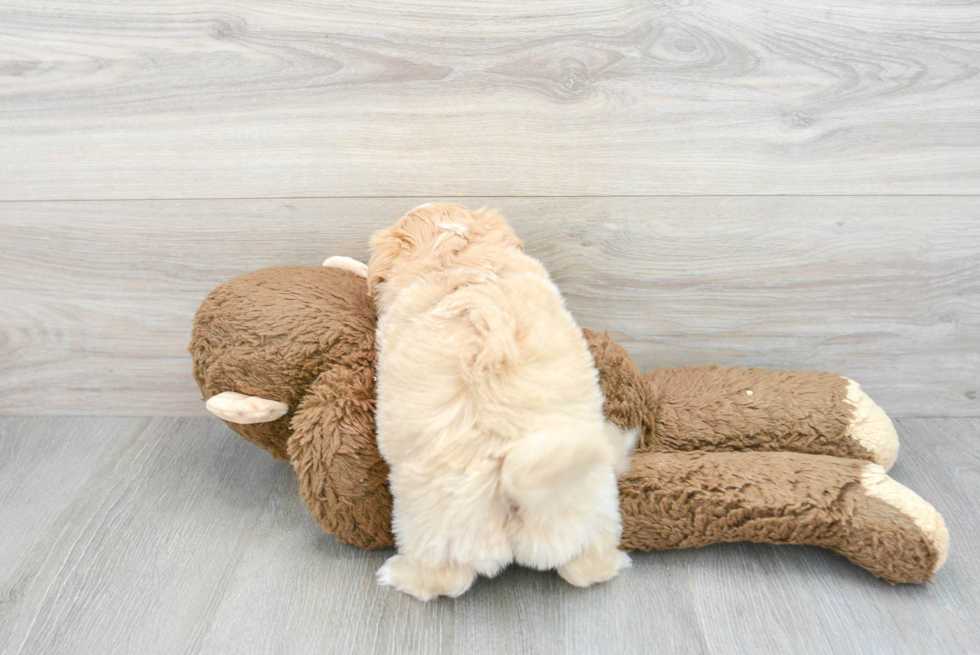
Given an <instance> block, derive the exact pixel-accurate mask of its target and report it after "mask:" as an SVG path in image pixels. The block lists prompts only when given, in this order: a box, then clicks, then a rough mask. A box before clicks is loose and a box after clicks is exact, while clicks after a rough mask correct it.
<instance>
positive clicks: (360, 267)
mask: <svg viewBox="0 0 980 655" xmlns="http://www.w3.org/2000/svg"><path fill="white" fill-rule="evenodd" d="M323 265H324V266H329V267H330V268H339V269H341V270H342V271H350V272H351V273H353V274H354V275H360V276H361V277H367V270H368V268H367V264H365V263H364V262H359V261H357V260H356V259H353V258H352V257H340V256H334V257H327V258H326V259H325V260H324V262H323Z"/></svg>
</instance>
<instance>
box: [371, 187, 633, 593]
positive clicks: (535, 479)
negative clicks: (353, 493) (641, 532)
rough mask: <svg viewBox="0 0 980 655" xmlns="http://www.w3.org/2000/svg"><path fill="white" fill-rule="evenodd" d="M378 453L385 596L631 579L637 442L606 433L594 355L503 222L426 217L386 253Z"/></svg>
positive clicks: (401, 229) (431, 209) (380, 296)
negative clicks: (629, 468)
mask: <svg viewBox="0 0 980 655" xmlns="http://www.w3.org/2000/svg"><path fill="white" fill-rule="evenodd" d="M371 247H372V254H371V260H370V263H369V265H368V289H369V292H370V293H371V295H372V296H373V297H374V299H375V303H376V305H377V309H378V331H377V345H378V368H377V375H378V387H377V392H378V406H377V429H378V445H379V447H380V449H381V453H382V455H383V456H384V458H385V459H386V460H387V462H388V464H389V465H390V467H391V475H390V483H391V490H392V494H393V496H394V512H393V528H394V532H395V537H396V542H397V544H398V554H397V555H395V556H394V557H392V558H390V559H389V560H388V561H387V562H386V563H385V565H384V566H383V567H382V568H381V570H379V571H378V578H379V580H380V582H381V584H384V585H391V586H393V587H396V588H397V589H399V590H401V591H404V592H407V593H410V594H412V595H413V596H415V597H417V598H419V599H422V600H429V599H431V598H434V597H436V596H440V595H444V596H458V595H460V594H462V593H463V592H465V591H466V590H467V589H468V588H469V587H470V585H471V584H472V583H473V580H474V579H475V577H476V576H477V574H482V575H485V576H494V575H496V574H497V573H498V572H499V571H500V570H501V569H503V568H504V567H505V566H507V565H508V564H509V563H511V562H514V561H516V562H518V563H520V564H523V565H526V566H530V567H534V568H536V569H551V568H557V569H558V573H559V574H560V575H561V576H562V577H563V578H565V579H566V580H567V581H568V582H570V583H572V584H574V585H578V586H588V585H590V584H593V583H595V582H602V581H605V580H608V579H609V578H611V577H613V576H614V575H616V573H617V572H619V570H620V569H622V568H623V567H624V566H627V565H628V564H629V558H628V557H627V556H626V554H625V553H623V552H621V551H620V550H618V549H617V546H618V544H619V540H620V535H621V532H622V527H621V524H620V518H619V494H618V489H617V484H616V473H617V472H618V471H620V469H621V468H622V467H624V466H625V465H626V461H627V459H628V453H629V451H630V449H631V448H632V445H633V442H634V441H635V434H633V433H623V432H621V431H620V430H619V429H618V428H616V427H614V426H613V425H611V424H609V423H606V422H605V420H604V418H603V413H602V404H603V397H602V393H601V391H600V388H599V379H598V373H597V371H596V369H595V365H594V363H593V360H592V357H591V355H590V354H589V350H588V346H587V345H586V342H585V339H584V338H583V336H582V333H581V331H580V330H579V328H578V326H577V325H576V324H575V321H574V320H573V319H572V317H571V315H570V314H569V313H568V311H567V310H566V309H565V306H564V302H563V300H562V297H561V294H560V293H559V291H558V289H557V287H555V285H554V284H553V283H552V282H551V280H550V279H549V277H548V274H547V272H546V271H545V270H544V268H543V267H542V266H541V264H540V263H538V262H537V261H536V260H534V259H532V258H531V257H529V256H527V255H525V254H524V249H523V244H522V243H521V241H520V240H518V239H517V237H516V236H514V233H513V232H512V231H511V229H510V227H509V226H508V225H507V224H506V223H505V222H504V220H503V219H502V218H501V217H499V216H498V215H497V214H495V213H493V212H490V211H485V210H480V211H476V212H471V211H469V210H468V209H466V208H465V207H462V206H460V205H455V204H441V205H423V206H422V207H418V208H416V209H414V210H412V211H411V212H409V213H408V214H407V215H406V216H404V217H403V218H402V219H400V220H399V221H398V222H397V223H395V225H394V226H393V227H391V228H389V229H387V230H382V231H379V232H377V233H376V234H375V235H374V236H373V238H372V241H371Z"/></svg>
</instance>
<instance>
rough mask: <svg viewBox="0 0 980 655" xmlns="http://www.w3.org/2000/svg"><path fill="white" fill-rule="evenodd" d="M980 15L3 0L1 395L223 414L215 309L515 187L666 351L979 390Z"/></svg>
mask: <svg viewBox="0 0 980 655" xmlns="http://www.w3.org/2000/svg"><path fill="white" fill-rule="evenodd" d="M978 72H980V8H978V6H977V5H976V4H966V3H961V2H933V3H929V4H915V3H903V2H898V1H884V2H877V3H871V2H867V1H864V0H834V1H833V2H831V1H821V2H803V1H802V0H789V1H787V0H780V1H778V2H777V1H775V0H773V1H772V2H765V1H752V0H735V1H728V2H724V1H720V0H657V1H654V2H634V1H629V2H615V1H614V2H607V3H594V2H585V1H584V0H560V1H548V2H544V1H531V2H525V3H489V4H485V3H475V2H465V1H462V0H459V1H456V2H451V3H445V2H438V3H437V2H418V1H411V2H409V1H407V0H406V1H403V2H399V1H395V2H356V3H346V2H345V3H340V2H319V3H309V2H302V1H299V0H286V1H266V2H261V3H260V2H255V1H251V0H250V1H245V2H241V1H239V2H210V1H209V2H206V3H204V4H201V3H192V2H185V1H179V0H178V1H175V2H168V3H165V4H162V3H161V4H154V5H152V6H143V5H134V4H131V3H124V2H121V1H120V0H106V1H105V2H100V3H98V4H92V3H86V2H49V3H45V4H44V5H43V6H38V5H37V3H34V2H26V1H24V2H10V1H7V0H2V1H0V413H3V414H103V415H113V414H121V415H137V416H139V415H178V416H179V415H196V414H201V413H202V411H203V409H202V406H201V400H200V398H199V396H198V393H197V389H196V387H195V386H194V384H193V382H192V381H191V378H190V362H189V358H188V356H187V354H186V352H185V347H186V343H187V340H188V336H189V330H190V320H191V317H192V315H193V311H194V309H195V308H196V306H197V304H198V303H199V302H200V301H201V299H202V298H203V297H204V295H205V294H206V293H207V291H208V290H209V289H211V288H212V287H214V286H215V285H217V284H219V283H220V282H222V281H224V280H226V279H228V278H230V277H232V276H234V275H237V274H239V273H243V272H246V271H249V270H252V269H255V268H259V267H263V266H273V265H295V264H306V265H315V264H317V263H319V262H320V261H322V259H323V258H324V257H325V256H327V255H331V254H348V255H352V256H356V257H360V258H363V257H365V256H366V249H365V246H366V240H367V236H368V235H369V233H370V232H371V230H372V229H374V228H377V227H381V226H383V225H385V224H387V223H390V222H391V221H393V220H394V219H396V218H397V217H398V216H400V215H401V214H402V213H404V212H405V211H406V210H407V209H410V208H411V207H413V206H415V205H417V204H419V203H421V202H423V201H431V200H440V199H454V200H458V201H461V202H464V203H468V204H472V205H482V204H489V205H493V206H497V207H499V208H501V209H502V210H503V211H504V213H505V214H507V215H508V216H509V217H510V218H511V219H512V221H513V222H514V224H515V227H516V228H517V230H518V232H519V233H520V235H521V236H522V237H523V238H524V239H525V241H526V242H527V245H528V249H529V251H530V252H532V253H533V254H535V255H537V256H539V257H540V258H541V259H542V260H543V261H544V262H545V264H546V265H547V266H548V267H549V269H550V270H551V271H552V272H553V274H554V277H555V279H556V280H557V282H558V283H559V285H560V286H561V288H562V290H563V291H564V292H565V293H566V295H567V298H568V302H569V305H570V306H571V308H572V310H573V311H574V312H575V314H576V316H577V317H578V318H579V320H580V322H581V323H582V324H583V325H586V326H589V327H592V328H596V329H606V330H609V331H610V334H611V335H612V336H613V337H614V338H616V339H617V340H620V341H621V342H622V343H624V345H626V346H627V347H628V348H629V349H630V350H631V352H633V353H634V355H635V356H636V358H637V360H638V362H639V363H640V365H641V366H642V367H643V368H646V369H648V368H653V367H657V366H663V365H674V366H676V365H681V364H685V363H691V364H700V363H713V362H718V363H720V364H740V365H760V366H767V367H772V368H817V369H828V370H836V371H839V372H842V373H844V374H846V375H848V376H850V377H853V378H855V379H857V380H858V381H860V382H862V384H863V385H864V387H865V388H866V389H867V390H868V391H869V393H871V394H872V396H873V397H875V398H876V399H877V400H878V401H879V402H880V403H881V404H882V405H883V406H884V407H885V408H886V409H887V410H888V411H889V412H891V413H892V414H894V415H899V416H934V415H949V416H978V415H980V399H978V391H980V200H978V196H977V193H978V189H980V184H978V182H980V75H978Z"/></svg>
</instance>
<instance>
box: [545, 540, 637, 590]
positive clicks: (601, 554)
mask: <svg viewBox="0 0 980 655" xmlns="http://www.w3.org/2000/svg"><path fill="white" fill-rule="evenodd" d="M629 565H630V558H629V555H627V554H626V553H624V552H623V551H621V550H619V549H617V548H614V547H612V546H609V545H605V544H603V545H602V546H600V547H595V546H592V547H590V548H588V549H586V550H585V551H583V552H582V553H580V554H579V555H577V556H576V557H573V558H572V559H571V560H569V561H568V562H566V563H565V564H562V565H561V566H559V567H558V575H560V576H561V577H563V578H564V579H565V581H566V582H568V583H569V584H573V585H575V586H576V587H588V586H590V585H594V584H596V583H598V582H606V581H607V580H610V579H611V578H613V577H615V576H616V574H617V573H619V572H620V571H622V570H623V569H625V568H627V567H629Z"/></svg>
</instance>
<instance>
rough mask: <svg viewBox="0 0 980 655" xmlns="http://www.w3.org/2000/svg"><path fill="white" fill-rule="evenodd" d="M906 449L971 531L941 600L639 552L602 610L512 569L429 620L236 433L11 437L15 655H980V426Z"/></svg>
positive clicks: (7, 596)
mask: <svg viewBox="0 0 980 655" xmlns="http://www.w3.org/2000/svg"><path fill="white" fill-rule="evenodd" d="M898 430H899V433H900V435H901V438H902V453H901V456H900V458H899V462H898V464H896V466H895V468H894V469H893V475H894V477H895V478H896V479H898V480H899V481H901V482H903V483H905V484H907V485H908V486H910V487H912V488H913V489H915V490H916V491H918V492H919V493H921V494H922V495H923V496H924V497H925V498H927V499H928V500H930V501H931V502H932V503H933V504H934V505H935V506H936V507H937V508H938V509H939V510H940V511H941V512H942V513H943V514H944V516H945V518H946V521H947V523H948V525H949V528H950V531H951V533H952V545H951V550H950V556H949V560H948V561H947V563H946V566H945V568H943V569H942V570H941V571H940V572H939V574H938V576H937V578H936V580H935V584H932V585H921V586H897V587H892V586H889V585H888V584H886V583H884V582H882V581H880V580H878V579H876V578H873V577H872V576H870V575H868V574H867V573H865V572H864V571H862V570H861V569H858V568H857V567H855V566H853V565H851V564H850V563H848V562H847V561H846V560H843V559H842V558H840V557H837V556H836V555H834V554H832V553H830V552H829V551H823V550H821V549H817V548H802V547H789V546H785V547H773V546H763V545H753V544H729V545H719V546H715V547H710V548H705V549H701V550H684V551H672V552H661V553H649V554H639V555H636V556H635V557H634V566H633V568H632V569H630V570H628V571H626V572H625V573H624V574H623V575H622V576H621V577H619V578H618V579H616V580H614V581H612V582H611V583H609V584H606V585H603V586H600V587H596V588H592V589H587V590H579V589H574V588H571V587H569V586H567V585H566V584H565V583H564V582H563V581H561V580H560V579H559V578H558V576H557V575H555V574H553V573H540V572H533V571H528V570H524V569H520V568H517V567H511V568H510V569H508V570H507V571H506V572H505V573H504V574H503V575H501V576H500V577H498V578H497V579H494V580H480V581H478V582H477V584H476V585H475V586H474V588H473V589H472V590H471V591H470V592H469V593H468V594H466V595H465V596H463V597H462V598H459V599H457V600H443V601H440V602H435V603H430V604H422V603H418V602H417V601H415V600H413V599H411V598H409V597H407V596H403V595H401V594H398V593H397V592H393V591H391V590H390V589H387V588H381V587H378V586H377V584H376V583H375V580H374V577H373V573H374V571H375V570H376V569H377V568H378V567H379V566H380V565H381V563H382V562H383V561H384V559H385V557H386V556H387V555H388V554H389V553H388V552H373V553H369V552H364V551H360V550H357V549H355V548H352V547H348V546H344V545H341V544H338V543H336V542H335V541H334V539H333V538H332V537H330V536H328V535H324V534H323V533H322V532H320V529H319V527H318V526H317V525H316V524H315V523H314V522H313V520H312V519H311V518H310V516H309V515H308V514H307V513H306V511H305V509H304V507H303V504H302V502H301V501H300V499H299V498H298V496H297V494H296V481H295V479H294V476H293V473H292V470H291V469H290V467H289V466H288V465H287V464H285V463H282V462H277V461H274V460H273V459H271V458H270V457H269V456H268V455H266V454H265V453H264V452H263V451H260V450H259V449H258V448H256V447H254V446H251V445H249V444H247V443H245V442H243V441H242V440H241V439H240V438H239V437H238V436H237V435H235V434H234V433H232V432H231V431H230V430H229V429H228V428H226V427H225V426H224V425H223V424H221V423H220V422H219V421H217V420H211V419H198V418H186V419H139V418H5V419H0V529H2V538H0V653H4V654H8V653H9V654H11V655H13V654H15V653H16V654H27V653H36V654H39V655H41V654H43V655H51V654H55V653H92V654H97V655H105V654H108V653H256V654H258V653H262V654H265V653H344V654H347V653H409V652H411V653H484V654H487V655H491V654H497V653H531V652H534V653H571V652H574V653H712V654H720V653H835V654H842V653H924V654H925V653H929V654H938V653H977V652H980V625H978V622H977V617H978V616H980V456H978V454H977V451H976V447H975V444H976V443H977V440H978V439H980V419H904V420H900V421H898Z"/></svg>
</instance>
